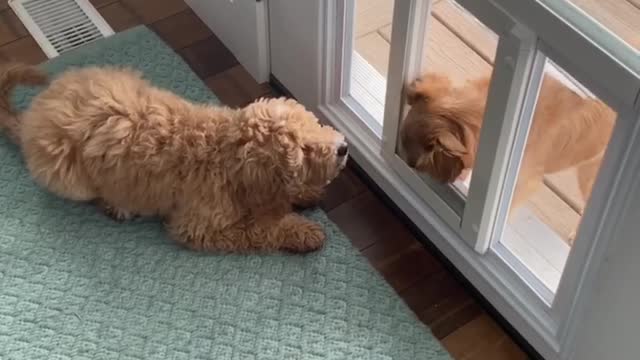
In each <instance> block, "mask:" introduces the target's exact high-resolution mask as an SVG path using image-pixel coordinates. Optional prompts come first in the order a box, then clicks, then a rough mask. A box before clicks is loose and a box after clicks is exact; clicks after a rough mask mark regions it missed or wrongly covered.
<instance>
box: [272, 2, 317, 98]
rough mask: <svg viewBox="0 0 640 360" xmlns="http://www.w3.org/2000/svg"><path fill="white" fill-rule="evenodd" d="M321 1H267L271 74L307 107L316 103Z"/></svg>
mask: <svg viewBox="0 0 640 360" xmlns="http://www.w3.org/2000/svg"><path fill="white" fill-rule="evenodd" d="M323 2H324V1H296V0H294V1H292V0H270V1H269V32H270V37H271V73H272V74H273V76H275V78H276V79H278V81H280V82H281V83H282V85H284V86H285V87H286V88H287V90H289V91H290V92H291V93H292V94H293V95H294V96H295V97H296V98H297V99H298V100H300V101H301V102H302V103H304V104H305V105H306V106H309V107H312V106H315V105H317V104H318V102H319V93H320V90H319V89H320V76H319V75H320V71H319V69H320V66H321V65H322V59H321V57H320V56H317V55H318V54H319V53H320V50H319V49H320V46H321V39H322V31H321V29H320V25H321V22H320V19H321V16H322V7H323Z"/></svg>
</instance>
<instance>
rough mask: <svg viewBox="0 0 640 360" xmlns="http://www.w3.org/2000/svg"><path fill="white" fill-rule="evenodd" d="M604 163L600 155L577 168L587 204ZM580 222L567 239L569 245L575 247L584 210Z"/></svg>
mask: <svg viewBox="0 0 640 360" xmlns="http://www.w3.org/2000/svg"><path fill="white" fill-rule="evenodd" d="M601 162H602V155H598V156H596V157H594V158H593V159H591V160H588V161H586V162H584V163H582V164H580V165H578V167H577V169H576V170H577V175H578V185H579V186H580V192H581V193H582V199H583V200H584V202H585V204H586V203H587V202H588V201H589V197H591V190H592V188H593V183H594V181H595V180H596V176H598V170H600V163H601ZM579 214H580V220H579V221H578V224H577V225H576V228H575V229H574V230H573V231H572V232H571V233H570V234H569V238H568V239H567V240H568V242H569V245H573V243H574V241H575V240H576V235H577V233H578V228H579V227H580V222H582V215H584V210H582V211H581V212H580V213H579Z"/></svg>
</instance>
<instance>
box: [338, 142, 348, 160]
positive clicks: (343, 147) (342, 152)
mask: <svg viewBox="0 0 640 360" xmlns="http://www.w3.org/2000/svg"><path fill="white" fill-rule="evenodd" d="M336 154H337V155H338V157H345V156H347V155H348V154H349V145H347V143H342V144H340V145H339V146H338V149H337V150H336Z"/></svg>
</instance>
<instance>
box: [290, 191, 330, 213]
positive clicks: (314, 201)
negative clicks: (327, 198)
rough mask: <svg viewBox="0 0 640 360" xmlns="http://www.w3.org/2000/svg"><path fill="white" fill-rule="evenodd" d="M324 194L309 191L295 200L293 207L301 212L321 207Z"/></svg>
mask: <svg viewBox="0 0 640 360" xmlns="http://www.w3.org/2000/svg"><path fill="white" fill-rule="evenodd" d="M323 195H324V193H323V192H318V191H309V192H307V193H305V194H300V195H298V197H297V198H296V199H294V200H293V206H294V207H295V208H297V209H299V210H306V209H310V208H313V207H316V206H318V205H320V202H321V201H322V197H323Z"/></svg>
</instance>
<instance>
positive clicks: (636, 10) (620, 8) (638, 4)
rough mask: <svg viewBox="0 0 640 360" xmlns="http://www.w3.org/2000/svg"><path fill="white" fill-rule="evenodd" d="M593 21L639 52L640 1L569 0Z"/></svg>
mask: <svg viewBox="0 0 640 360" xmlns="http://www.w3.org/2000/svg"><path fill="white" fill-rule="evenodd" d="M570 1H571V3H573V4H574V5H576V6H577V7H578V8H580V9H581V10H582V11H584V12H586V13H587V14H588V15H589V16H591V17H592V18H593V19H594V20H596V21H597V22H599V23H600V24H602V25H603V26H604V27H606V28H607V29H609V30H610V31H611V32H613V33H614V34H615V35H617V36H618V37H620V38H621V39H622V40H624V41H625V42H626V43H627V44H629V45H630V46H631V47H632V48H634V49H636V50H640V0H570Z"/></svg>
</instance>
